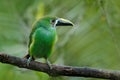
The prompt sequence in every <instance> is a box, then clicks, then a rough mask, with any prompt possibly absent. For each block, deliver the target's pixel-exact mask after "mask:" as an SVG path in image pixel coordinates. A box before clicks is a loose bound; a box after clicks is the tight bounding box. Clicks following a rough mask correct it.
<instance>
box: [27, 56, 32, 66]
mask: <svg viewBox="0 0 120 80" xmlns="http://www.w3.org/2000/svg"><path fill="white" fill-rule="evenodd" d="M31 61H32V57H29V58H28V60H27V66H29V65H30V62H31Z"/></svg>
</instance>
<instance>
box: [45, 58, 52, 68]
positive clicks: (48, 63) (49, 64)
mask: <svg viewBox="0 0 120 80" xmlns="http://www.w3.org/2000/svg"><path fill="white" fill-rule="evenodd" d="M46 63H47V65H48V66H49V68H50V70H51V69H52V66H51V63H50V62H49V60H48V59H46Z"/></svg>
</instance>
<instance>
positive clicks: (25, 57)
mask: <svg viewBox="0 0 120 80" xmlns="http://www.w3.org/2000/svg"><path fill="white" fill-rule="evenodd" d="M29 57H30V54H27V55H25V56H24V57H23V58H24V59H29ZM32 60H33V61H34V60H35V58H34V57H33V56H32Z"/></svg>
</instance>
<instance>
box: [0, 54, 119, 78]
mask: <svg viewBox="0 0 120 80" xmlns="http://www.w3.org/2000/svg"><path fill="white" fill-rule="evenodd" d="M0 62H2V63H6V64H11V65H14V66H18V67H20V68H27V69H30V70H35V71H41V72H45V73H47V74H49V75H51V76H72V77H92V78H102V79H111V80H120V71H110V70H102V69H92V68H86V67H85V68H84V67H70V66H58V65H52V67H53V68H52V69H51V70H50V69H49V67H48V66H47V64H45V63H41V62H36V61H31V62H30V65H29V66H27V59H23V58H18V57H14V56H10V55H7V54H2V53H1V54H0Z"/></svg>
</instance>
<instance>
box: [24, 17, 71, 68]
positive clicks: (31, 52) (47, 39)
mask: <svg viewBox="0 0 120 80" xmlns="http://www.w3.org/2000/svg"><path fill="white" fill-rule="evenodd" d="M56 26H73V23H72V22H70V21H69V20H66V19H63V18H58V17H43V18H41V19H39V20H37V21H36V22H35V23H34V24H33V28H32V31H31V33H30V36H29V45H28V54H27V55H26V56H25V58H27V59H28V61H27V63H28V65H29V63H30V61H32V60H34V59H35V58H45V60H46V63H47V64H48V66H49V68H52V67H51V64H50V62H49V61H48V57H49V56H50V54H51V53H52V51H53V47H54V45H55V42H56V40H57V33H56Z"/></svg>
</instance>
